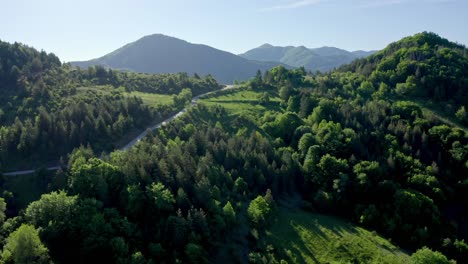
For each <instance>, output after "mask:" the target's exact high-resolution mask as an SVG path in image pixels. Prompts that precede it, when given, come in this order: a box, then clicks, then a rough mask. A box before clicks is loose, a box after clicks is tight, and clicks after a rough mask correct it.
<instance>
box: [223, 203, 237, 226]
mask: <svg viewBox="0 0 468 264" xmlns="http://www.w3.org/2000/svg"><path fill="white" fill-rule="evenodd" d="M223 214H224V217H225V218H226V221H227V222H228V223H230V224H233V223H235V221H236V211H234V208H233V207H232V204H231V202H230V201H228V202H227V203H226V205H225V206H224V207H223Z"/></svg>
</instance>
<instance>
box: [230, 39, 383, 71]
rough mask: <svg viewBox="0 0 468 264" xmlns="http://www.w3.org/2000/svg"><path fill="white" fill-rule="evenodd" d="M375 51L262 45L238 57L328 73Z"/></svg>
mask: <svg viewBox="0 0 468 264" xmlns="http://www.w3.org/2000/svg"><path fill="white" fill-rule="evenodd" d="M375 52H376V51H362V50H358V51H353V52H350V51H347V50H343V49H338V48H334V47H321V48H314V49H309V48H306V47H304V46H299V47H294V46H287V47H275V46H272V45H270V44H264V45H262V46H260V47H258V48H255V49H252V50H249V51H247V52H246V53H244V54H240V55H239V56H241V57H243V58H246V59H249V60H257V61H276V62H281V63H284V64H287V65H290V66H292V67H302V66H303V67H304V68H306V70H310V71H317V70H318V71H322V72H323V71H329V70H332V69H334V68H337V67H339V66H341V65H343V64H347V63H350V62H352V61H353V60H355V59H359V58H362V57H367V56H369V55H371V54H373V53H375Z"/></svg>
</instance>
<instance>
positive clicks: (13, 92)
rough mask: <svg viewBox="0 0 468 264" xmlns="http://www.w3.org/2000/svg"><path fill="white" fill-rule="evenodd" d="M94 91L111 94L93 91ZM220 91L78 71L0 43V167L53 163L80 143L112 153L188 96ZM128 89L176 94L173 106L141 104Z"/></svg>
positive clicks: (208, 82) (203, 81)
mask: <svg viewBox="0 0 468 264" xmlns="http://www.w3.org/2000/svg"><path fill="white" fill-rule="evenodd" d="M100 86H108V87H109V89H108V90H109V92H108V93H101V92H100V91H99V89H93V87H100ZM219 88H220V85H218V84H217V83H216V81H215V80H214V79H213V78H212V77H211V76H207V77H206V78H200V77H199V76H198V75H195V76H193V77H189V76H188V75H187V74H184V73H181V74H171V75H170V74H165V75H152V74H136V73H127V72H118V71H113V70H111V69H105V68H103V67H99V66H96V67H89V68H88V69H85V70H81V69H79V68H72V67H71V66H70V65H69V64H64V65H62V64H61V62H60V60H59V59H58V58H57V57H56V56H55V55H54V54H47V53H46V52H44V51H41V52H39V51H37V50H35V49H33V48H30V47H27V46H25V45H22V44H19V43H15V44H9V43H6V42H0V92H1V94H2V96H1V97H0V104H1V106H0V164H1V165H0V168H1V166H2V165H3V167H8V168H15V167H16V165H17V163H18V162H17V161H18V160H28V161H31V160H40V161H42V162H48V161H57V160H58V158H59V157H60V156H61V155H66V154H67V153H69V152H70V151H71V150H73V148H76V147H79V146H80V145H88V144H90V145H91V146H92V147H93V148H94V149H95V150H97V151H101V150H112V149H113V148H115V146H114V144H113V143H114V142H116V141H117V140H118V139H120V138H121V137H122V136H124V135H125V134H126V133H127V132H128V131H129V130H131V129H132V128H140V129H142V128H144V127H145V126H147V125H148V124H149V122H152V121H153V120H159V119H161V118H162V117H166V116H168V115H169V114H170V113H172V112H174V111H176V110H177V109H181V108H182V107H183V106H184V104H185V103H187V100H190V99H191V95H192V94H195V95H196V94H201V93H205V92H207V91H212V90H216V89H219ZM183 89H189V90H186V91H185V92H184V93H182V91H183ZM132 91H139V92H145V93H158V94H173V95H178V94H179V95H178V96H174V103H173V104H171V105H154V106H146V105H144V104H142V100H141V98H138V97H135V96H125V93H126V92H132ZM187 91H190V93H188V92H187ZM187 94H188V96H186V95H187Z"/></svg>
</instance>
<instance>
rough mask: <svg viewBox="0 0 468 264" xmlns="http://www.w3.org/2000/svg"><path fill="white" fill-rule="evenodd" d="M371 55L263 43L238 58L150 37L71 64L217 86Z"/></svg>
mask: <svg viewBox="0 0 468 264" xmlns="http://www.w3.org/2000/svg"><path fill="white" fill-rule="evenodd" d="M372 53H373V52H366V51H355V52H348V51H346V50H341V49H338V48H333V47H323V48H317V49H307V48H306V47H304V46H300V47H274V46H271V45H269V44H266V45H263V46H261V47H259V48H256V49H253V50H250V51H248V52H246V53H244V54H241V55H239V56H238V55H235V54H232V53H229V52H226V51H222V50H218V49H215V48H212V47H209V46H206V45H201V44H193V43H189V42H187V41H184V40H181V39H177V38H174V37H169V36H165V35H161V34H154V35H149V36H145V37H143V38H141V39H139V40H137V41H135V42H132V43H129V44H127V45H125V46H123V47H121V48H119V49H117V50H115V51H113V52H111V53H109V54H107V55H104V56H102V57H100V58H97V59H93V60H89V61H75V62H71V64H72V65H74V66H79V67H83V68H86V67H88V66H92V65H103V66H105V67H109V68H114V69H121V70H128V71H135V72H143V73H178V72H186V73H188V74H194V73H197V74H199V75H207V74H211V75H212V76H213V77H214V78H215V79H217V80H218V81H219V82H221V83H232V82H233V81H234V80H247V79H249V78H251V77H253V76H254V75H255V73H256V71H257V70H261V71H265V70H268V69H271V68H273V67H275V66H278V65H285V66H291V67H301V66H304V67H305V68H306V69H307V70H311V71H317V70H320V71H328V70H331V69H333V68H336V67H338V66H341V65H343V64H346V63H349V62H351V61H353V60H355V59H357V58H360V57H364V56H367V55H370V54H372Z"/></svg>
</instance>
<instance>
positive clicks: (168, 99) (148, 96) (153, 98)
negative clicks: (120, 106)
mask: <svg viewBox="0 0 468 264" xmlns="http://www.w3.org/2000/svg"><path fill="white" fill-rule="evenodd" d="M124 95H125V96H136V97H140V98H141V99H143V104H145V105H148V106H156V105H157V104H162V105H166V104H171V103H172V102H173V101H172V97H173V96H174V95H169V94H153V93H142V92H131V93H127V92H125V93H124Z"/></svg>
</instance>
